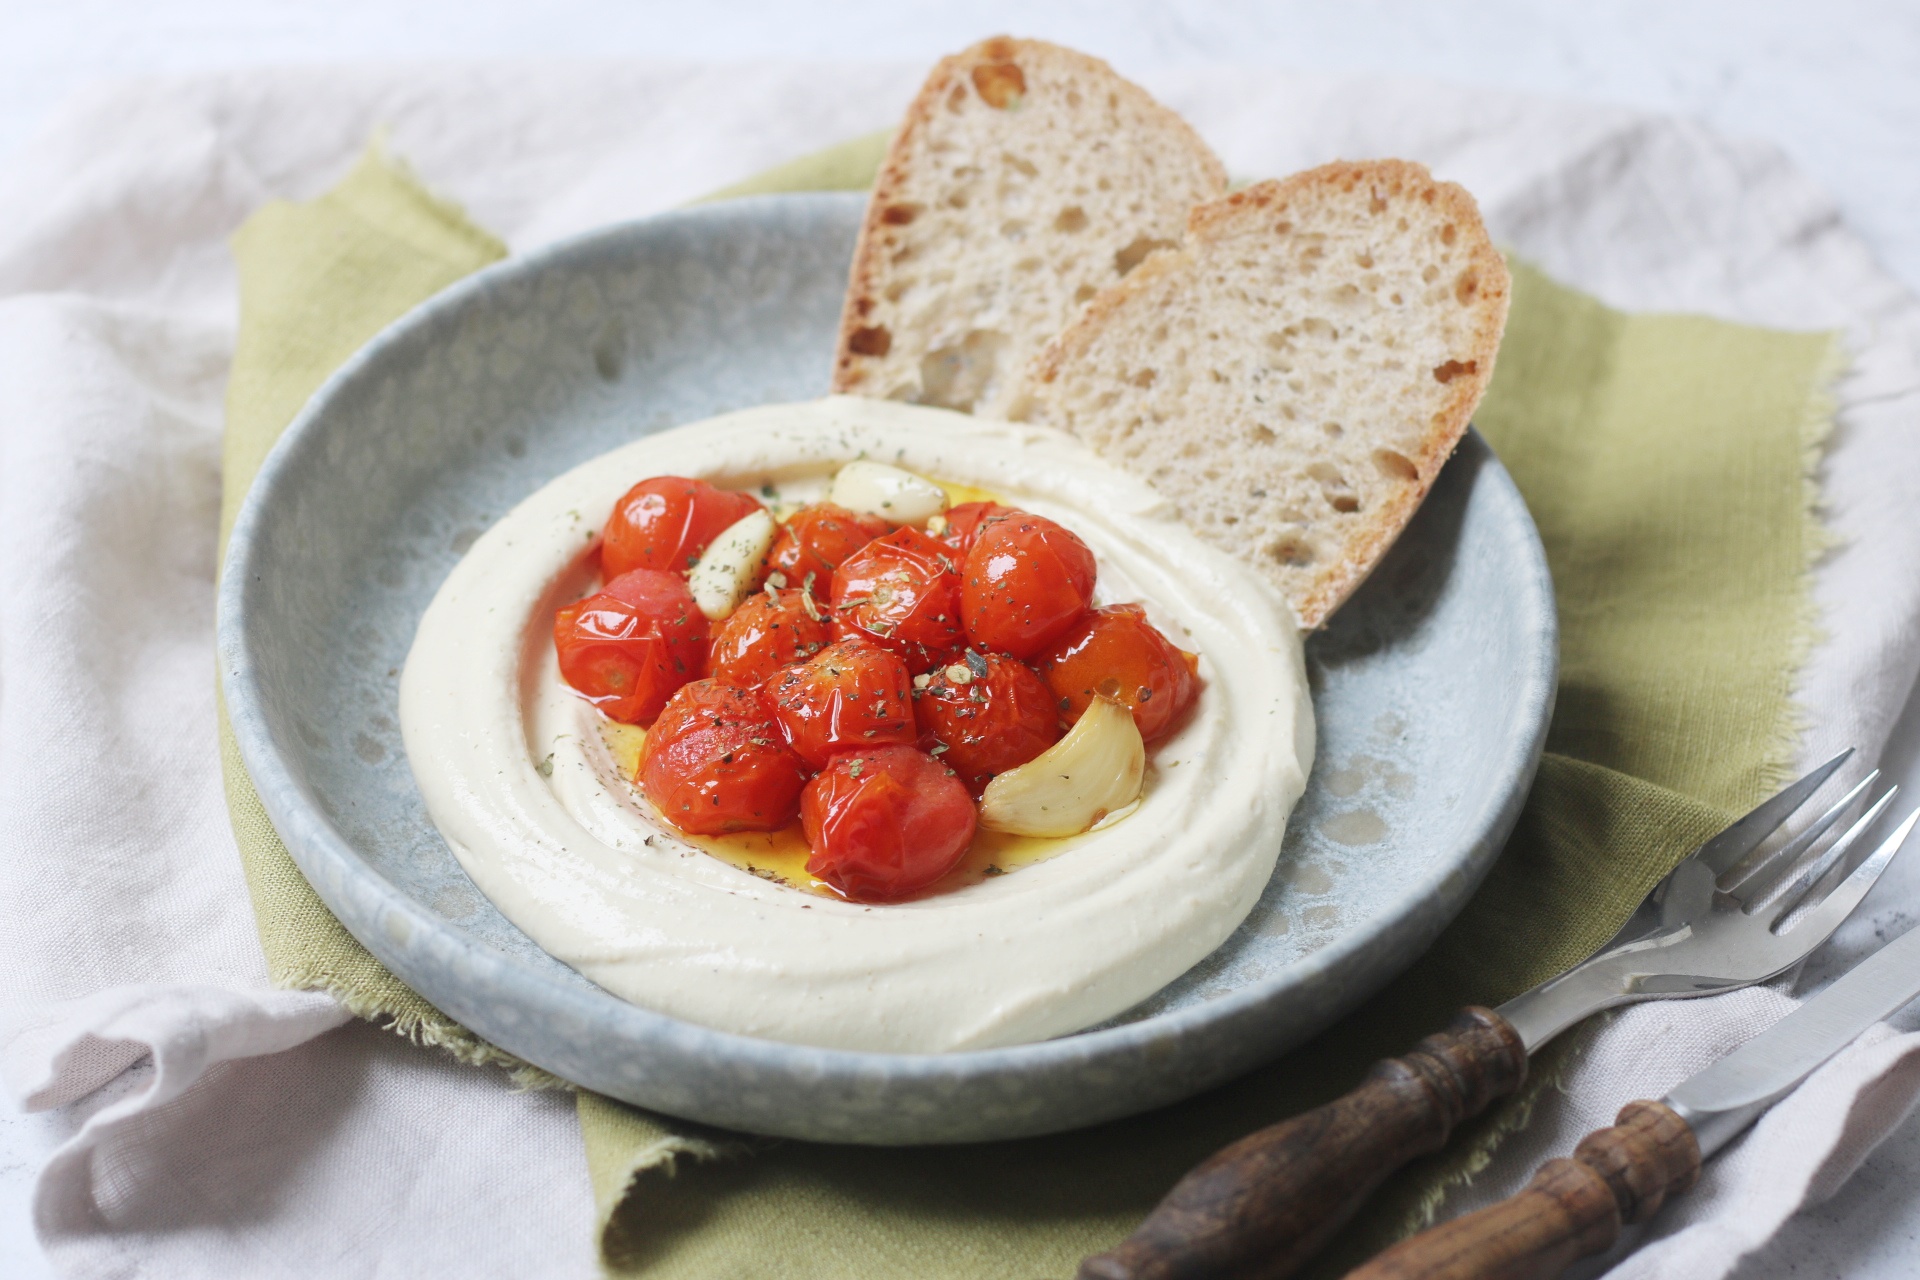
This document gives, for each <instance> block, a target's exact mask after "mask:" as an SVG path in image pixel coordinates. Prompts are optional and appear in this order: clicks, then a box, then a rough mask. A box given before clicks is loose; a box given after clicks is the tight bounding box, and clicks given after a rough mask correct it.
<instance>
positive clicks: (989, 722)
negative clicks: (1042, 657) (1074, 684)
mask: <svg viewBox="0 0 1920 1280" xmlns="http://www.w3.org/2000/svg"><path fill="white" fill-rule="evenodd" d="M962 665H965V664H962ZM984 665H985V666H986V668H987V673H986V674H985V675H984V676H982V675H977V674H974V670H973V668H972V667H970V666H969V667H968V674H969V676H970V677H971V678H970V679H969V680H968V682H967V683H966V684H964V685H963V684H957V683H955V682H954V681H953V680H951V679H949V678H948V676H947V670H948V668H945V667H941V668H937V669H936V670H935V671H934V672H933V682H932V683H931V684H930V685H928V686H927V687H926V688H925V689H915V690H914V691H913V714H914V719H915V722H916V723H918V724H919V726H920V732H921V741H922V742H923V743H925V742H928V741H929V740H931V741H932V742H935V743H939V744H942V745H944V746H945V747H946V748H947V749H946V750H945V751H944V752H942V753H941V755H940V762H941V763H942V764H945V765H948V766H950V767H951V768H952V769H953V771H954V772H955V773H957V774H958V775H959V776H960V781H962V782H963V783H965V784H966V787H967V790H969V791H971V792H972V793H973V794H974V795H979V794H980V792H981V791H982V789H984V788H985V787H986V785H987V783H988V782H989V781H990V780H991V779H992V778H993V775H994V774H996V773H1005V772H1006V771H1007V770H1009V769H1013V768H1017V767H1019V766H1020V765H1023V764H1025V763H1026V762H1027V761H1029V760H1031V759H1033V758H1034V757H1035V756H1037V755H1039V754H1040V753H1041V752H1042V751H1045V750H1046V749H1047V748H1048V747H1050V746H1052V745H1053V744H1054V743H1056V742H1058V741H1059V740H1060V712H1059V710H1058V708H1057V707H1056V705H1055V699H1054V693H1053V691H1052V690H1051V689H1049V688H1048V687H1047V682H1046V681H1044V680H1042V679H1041V678H1040V677H1039V676H1038V675H1037V674H1035V672H1034V671H1033V669H1032V668H1031V667H1029V666H1027V665H1026V664H1025V663H1024V662H1021V661H1019V660H1018V659H1016V658H1009V657H1007V656H1006V655H1004V654H998V653H990V654H988V655H987V656H986V658H985V659H984Z"/></svg>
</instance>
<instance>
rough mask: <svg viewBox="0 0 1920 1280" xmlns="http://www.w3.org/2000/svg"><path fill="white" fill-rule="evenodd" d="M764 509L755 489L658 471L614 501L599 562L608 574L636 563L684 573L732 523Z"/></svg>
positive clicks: (613, 575)
mask: <svg viewBox="0 0 1920 1280" xmlns="http://www.w3.org/2000/svg"><path fill="white" fill-rule="evenodd" d="M758 510H760V500H759V499H758V498H755V497H754V496H753V495H752V494H750V493H735V492H733V491H732V490H730V489H716V488H714V487H713V486H712V485H710V484H708V483H707V482H706V481H705V480H689V479H688V478H687V477H685V476H654V477H653V478H652V479H651V480H642V481H641V482H640V483H639V484H637V485H635V486H633V488H631V489H629V490H627V492H626V493H625V494H624V495H623V496H622V497H621V499H620V501H618V502H616V503H614V504H613V514H612V515H610V516H608V517H607V523H606V527H605V528H604V529H602V530H601V533H600V567H601V570H602V571H603V572H604V573H605V575H606V576H607V577H608V578H609V579H612V578H617V577H619V576H620V575H621V574H623V573H628V572H631V571H632V570H634V569H657V570H660V571H662V572H673V573H685V572H686V571H687V570H689V569H691V568H693V566H694V564H695V563H696V562H697V561H698V560H699V559H700V553H701V552H703V551H705V550H706V549H707V545H708V544H709V543H711V542H712V541H713V540H714V539H715V538H717V537H719V536H720V535H721V534H722V533H723V532H725V531H726V528H727V526H728V525H730V524H732V523H734V522H735V521H736V520H740V519H742V518H744V517H746V516H750V515H752V514H753V513H754V512H756V511H758Z"/></svg>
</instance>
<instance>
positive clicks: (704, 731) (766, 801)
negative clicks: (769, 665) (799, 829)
mask: <svg viewBox="0 0 1920 1280" xmlns="http://www.w3.org/2000/svg"><path fill="white" fill-rule="evenodd" d="M637 780H638V782H639V783H640V790H641V791H643V792H644V793H645V794H646V797H647V799H649V800H651V801H653V803H654V807H655V808H657V809H659V810H660V815H661V816H662V817H664V818H665V819H666V820H667V821H668V822H670V823H672V824H673V825H674V826H676V827H678V828H680V830H682V831H685V832H689V833H691V834H693V835H697V836H717V835H723V834H725V833H726V832H729V831H778V830H779V829H780V828H782V827H784V826H786V825H787V824H788V823H790V822H792V821H793V819H794V817H795V815H797V814H798V813H799V812H800V788H802V787H804V786H805V785H806V784H807V768H806V766H805V765H803V764H802V763H800V757H799V756H797V755H795V754H793V751H792V750H791V749H790V748H789V747H788V746H787V744H786V741H785V739H783V738H782V737H781V736H780V729H779V726H777V725H776V724H774V722H773V717H772V716H771V715H769V714H768V713H767V708H766V705H765V704H764V703H763V702H761V701H760V698H759V696H758V695H756V694H755V693H753V692H752V691H751V690H748V689H739V688H735V687H734V686H732V685H725V684H721V683H720V682H719V681H717V680H696V681H694V682H693V683H692V684H687V685H682V686H681V687H680V690H679V692H677V693H675V694H674V695H673V697H671V698H669V699H668V700H667V705H666V707H665V709H664V710H662V711H661V712H660V718H659V719H658V720H655V721H654V722H653V728H651V729H649V730H648V731H647V741H646V745H645V746H643V747H642V748H641V749H640V768H639V777H638V779H637Z"/></svg>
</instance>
